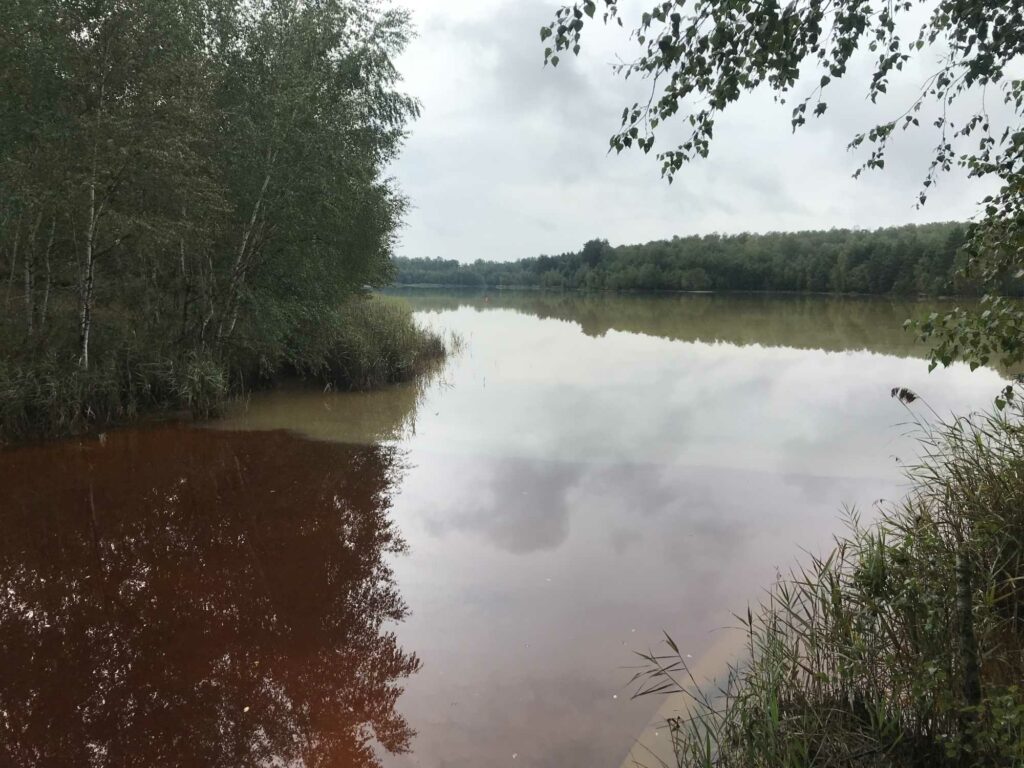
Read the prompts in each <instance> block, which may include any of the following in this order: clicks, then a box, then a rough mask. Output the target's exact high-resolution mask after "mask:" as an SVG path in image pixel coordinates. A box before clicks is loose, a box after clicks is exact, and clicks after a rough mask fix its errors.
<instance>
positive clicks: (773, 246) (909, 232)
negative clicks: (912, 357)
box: [395, 222, 976, 296]
mask: <svg viewBox="0 0 1024 768" xmlns="http://www.w3.org/2000/svg"><path fill="white" fill-rule="evenodd" d="M966 238H967V226H966V225H964V224H961V223H957V222H949V223H940V224H926V225H922V226H914V225H907V226H903V227H889V228H885V229H877V230H874V231H868V230H851V229H831V230H828V231H815V232H790V233H783V232H771V233H768V234H763V235H754V234H741V235H704V236H691V237H673V238H672V239H671V240H654V241H651V242H649V243H645V244H643V245H620V246H617V247H612V246H611V245H609V243H608V241H607V240H591V241H590V242H588V243H587V244H586V245H584V246H583V249H582V250H580V251H578V252H575V253H563V254H561V255H559V256H537V257H534V258H526V259H520V260H518V261H511V262H493V261H485V260H483V259H478V260H477V261H475V262H473V263H472V264H460V263H459V262H457V261H455V260H453V259H441V258H435V259H409V258H396V259H395V265H396V266H397V270H398V271H397V277H396V283H397V284H399V285H445V286H465V287H477V288H513V287H522V288H525V287H529V288H546V289H555V290H559V289H562V290H566V289H569V290H571V289H584V290H625V291H629V290H670V291H716V290H717V291H797V292H828V293H866V294H904V295H906V294H924V295H933V296H937V295H954V294H968V295H969V294H973V293H976V288H975V286H974V285H973V284H971V283H969V282H966V281H965V280H964V278H963V277H962V276H958V275H957V267H958V266H962V262H963V260H964V259H965V258H966V257H965V256H964V255H963V254H962V253H961V251H960V249H961V246H963V244H964V242H965V240H966Z"/></svg>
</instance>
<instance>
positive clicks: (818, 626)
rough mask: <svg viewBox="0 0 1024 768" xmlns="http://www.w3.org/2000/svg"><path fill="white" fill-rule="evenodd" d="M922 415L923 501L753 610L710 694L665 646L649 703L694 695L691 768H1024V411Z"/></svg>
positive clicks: (679, 732)
mask: <svg viewBox="0 0 1024 768" xmlns="http://www.w3.org/2000/svg"><path fill="white" fill-rule="evenodd" d="M1007 410H1008V412H1006V413H1003V412H995V413H993V414H988V415H973V416H970V417H965V418H957V419H954V420H952V421H946V422H935V426H934V427H931V426H928V425H927V424H926V423H924V422H921V421H918V422H916V429H917V430H918V433H919V434H918V437H919V440H920V446H921V452H920V461H918V462H917V463H916V464H915V465H914V466H912V467H910V468H909V470H908V476H909V478H910V480H911V481H912V491H911V492H910V493H909V495H908V496H907V497H906V498H905V499H904V500H903V501H901V502H899V503H896V504H891V505H888V506H886V507H885V508H883V509H882V510H881V511H880V518H879V519H878V520H877V521H875V522H874V523H872V524H871V525H864V524H863V523H862V521H861V520H860V519H859V518H858V516H857V515H856V513H854V512H849V513H848V532H847V533H846V534H845V535H843V536H840V537H838V538H837V539H836V543H835V548H834V549H833V550H832V552H831V553H830V554H829V555H828V556H826V557H823V558H818V557H810V558H809V559H808V561H807V562H806V563H805V564H803V565H801V566H798V567H795V568H794V569H793V570H792V571H791V572H789V573H788V574H787V575H786V576H785V577H782V578H779V579H778V581H777V582H776V583H775V584H774V585H773V586H772V587H771V589H770V590H769V592H768V595H767V597H766V599H765V600H764V601H763V603H762V604H761V605H760V606H759V607H758V608H757V609H756V610H752V609H748V611H747V613H746V614H745V615H744V616H741V617H739V621H740V623H741V626H742V629H743V631H744V632H745V634H746V639H747V648H746V654H745V658H743V659H742V660H740V661H738V662H737V663H735V664H734V665H733V666H731V667H730V669H729V671H728V673H727V675H725V677H724V679H723V680H720V681H719V682H718V684H717V685H714V686H710V687H708V686H702V685H698V684H697V682H696V680H695V679H694V678H693V676H692V675H691V674H690V671H689V669H688V667H687V665H686V661H685V659H684V658H683V657H682V656H681V655H680V654H679V652H678V649H677V648H676V646H675V644H674V643H673V642H672V640H671V638H669V639H668V651H667V652H666V653H664V654H653V653H651V654H643V666H642V668H641V671H640V672H638V674H637V675H636V677H635V683H636V686H637V695H645V694H651V693H670V692H679V693H683V694H684V695H685V696H686V697H687V698H688V705H689V706H688V707H687V708H686V712H685V714H681V715H680V716H679V717H677V718H673V719H672V720H670V721H669V723H668V728H669V732H670V734H671V738H672V746H673V751H674V754H675V759H676V763H677V765H678V766H680V767H682V766H688V767H689V766H705V767H707V768H711V767H712V766H715V767H719V768H726V767H732V766H743V767H744V768H751V767H753V766H765V767H766V768H767V766H772V768H778V767H785V766H794V767H795V766H865V767H867V766H872V767H873V766H954V765H956V766H1020V765H1024V688H1022V684H1024V409H1022V408H1021V407H1020V405H1019V404H1018V405H1016V406H1013V405H1011V406H1010V408H1009V409H1007Z"/></svg>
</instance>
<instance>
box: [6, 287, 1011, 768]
mask: <svg viewBox="0 0 1024 768" xmlns="http://www.w3.org/2000/svg"><path fill="white" fill-rule="evenodd" d="M405 296H406V298H407V299H408V300H409V301H410V302H411V303H412V304H413V305H414V307H415V308H416V309H417V310H418V312H419V317H420V319H421V321H422V322H423V323H425V324H427V325H430V326H432V327H434V328H437V329H439V330H442V331H444V332H446V333H448V332H455V333H458V334H459V335H460V336H461V337H462V339H463V340H464V345H463V349H462V351H461V352H460V353H459V354H458V355H456V356H454V357H453V358H452V359H450V360H449V362H448V363H447V365H446V366H445V368H444V369H443V370H442V371H440V372H439V373H438V374H437V375H435V376H434V377H432V378H429V379H427V380H424V381H421V382H419V383H417V384H411V385H407V386H400V387H394V388H391V389H388V390H385V391H381V392H375V393H367V394H348V393H324V392H319V391H309V390H303V389H300V388H295V387H291V388H286V389H283V390H279V391H275V392H270V393H263V394H258V395H254V396H253V397H252V398H250V400H249V401H248V403H247V404H246V405H245V407H239V408H238V409H236V412H234V413H232V414H231V415H229V416H228V417H227V418H225V419H223V420H221V421H219V422H217V423H214V424H212V425H205V426H203V427H202V428H197V427H191V426H186V425H172V426H157V427H152V428H145V429H135V430H124V431H120V432H112V433H109V434H106V435H104V436H100V437H94V438H89V439H82V440H73V441H66V442H63V443H59V444H51V445H46V446H36V447H27V448H21V449H17V450H11V451H7V452H4V453H0V526H2V531H3V534H2V538H0V670H2V672H0V764H2V765H13V766H28V765H33V766H51V765H52V766H70V765H75V766H79V765H82V766H85V765H97V766H101V765H102V766H108V765H109V766H129V765H132V766H134V765H138V766H157V765H168V766H171V765H174V766H178V765H180V766H196V767H197V768H198V767H199V766H204V767H205V766H231V767H233V766H255V765H268V766H270V765H274V766H299V765H308V766H338V767H341V768H347V767H348V766H369V765H376V764H381V765H383V766H387V767H388V768H402V767H403V766H414V765H422V766H446V767H448V768H470V767H473V768H477V767H478V766H502V765H506V766H550V767H551V768H556V767H557V768H571V767H574V766H580V767H583V766H586V767H587V768H593V767H594V766H613V767H614V768H617V767H618V766H620V765H631V764H632V762H631V761H632V760H638V761H641V762H643V761H644V760H645V759H646V758H648V757H649V754H650V753H649V752H648V751H647V750H651V751H653V752H654V753H658V752H659V751H662V750H664V747H665V745H664V733H663V732H662V731H660V730H659V722H661V719H662V718H664V717H665V716H666V715H667V714H670V712H671V709H672V707H673V706H674V704H675V703H676V702H673V701H672V700H664V699H653V698H642V699H638V700H632V699H631V697H630V694H631V692H632V689H631V688H630V687H629V685H628V681H629V679H630V676H631V674H632V669H631V668H632V667H634V666H635V665H636V663H637V658H636V656H635V651H638V650H639V651H646V650H648V649H654V650H658V649H659V648H663V647H664V646H663V645H661V643H662V640H663V634H662V633H663V632H667V633H669V634H670V635H671V636H672V637H673V638H674V639H675V640H676V642H677V644H678V645H679V647H680V649H681V651H682V652H683V653H684V654H685V655H686V656H688V657H690V658H691V661H690V663H691V664H692V665H693V667H694V668H695V669H696V670H697V671H698V673H699V674H706V675H714V674H717V673H718V672H719V671H720V670H721V668H722V666H723V664H724V663H725V662H726V661H727V660H728V659H729V658H730V657H731V656H732V654H733V653H735V652H736V648H735V638H736V633H735V632H730V631H729V630H727V629H723V628H724V627H727V626H729V625H732V624H734V623H735V622H734V621H733V620H732V618H731V615H732V613H733V612H745V610H746V606H747V604H748V603H749V602H751V601H756V600H757V599H758V597H759V595H760V594H762V590H763V588H764V587H765V586H766V585H768V584H769V583H770V582H771V580H772V579H773V578H775V575H776V573H777V572H778V571H779V570H785V569H786V568H788V567H789V566H790V565H791V564H792V563H794V562H795V561H796V560H797V559H798V558H799V557H800V556H801V554H800V553H801V550H802V549H806V550H810V551H814V552H821V551H822V550H824V549H825V548H826V547H827V546H828V542H829V540H830V537H831V536H832V535H833V534H835V533H836V532H838V531H840V530H841V529H842V526H843V523H842V519H841V509H842V506H843V505H844V504H845V505H852V506H856V507H857V508H858V509H860V510H861V511H862V513H863V515H864V516H865V517H870V516H871V514H872V508H873V507H872V505H873V504H874V502H875V501H876V500H879V499H895V498H898V497H899V496H900V495H901V494H902V493H903V489H904V487H905V484H904V481H903V480H902V476H901V469H900V466H901V462H903V461H908V460H911V459H913V457H914V450H915V449H914V443H913V441H912V440H911V439H910V438H909V437H908V436H907V433H908V431H909V430H910V427H909V426H908V422H909V421H910V419H911V418H912V417H913V415H914V414H920V415H924V414H926V413H927V412H928V409H929V408H930V409H933V410H934V411H935V412H936V413H938V414H941V415H946V414H949V413H950V412H958V413H962V412H965V411H968V410H971V409H976V408H983V407H986V406H987V405H988V404H989V403H991V401H992V398H993V396H994V395H995V394H996V393H997V391H998V390H999V389H1000V387H1001V386H1002V384H1003V377H1002V376H1001V375H1000V374H999V373H997V372H995V371H993V370H990V369H980V370H978V371H975V372H973V373H972V372H970V371H969V370H968V369H967V368H966V367H964V366H955V367H953V368H950V369H948V370H937V371H935V372H934V373H931V374H929V373H928V371H927V362H926V360H925V358H924V354H923V350H922V349H921V348H920V347H918V346H916V345H915V344H914V342H913V339H912V338H911V337H910V336H909V334H906V333H904V332H903V331H902V330H901V323H902V321H903V320H904V319H905V318H906V317H908V316H911V315H919V314H921V313H922V312H925V311H926V310H927V309H928V305H925V304H911V303H896V302H889V301H879V300H853V299H844V300H837V299H827V298H817V297H812V298H786V297H775V298H768V297H737V296H731V297H730V296H703V295H694V296H659V297H640V296H628V297H613V296H598V297H585V296H571V295H570V296H564V295H545V294H537V293H522V294H508V293H504V294H492V295H489V296H485V295H480V294H457V293H451V292H447V293H445V292H430V291H416V292H409V293H406V294H405ZM896 386H905V387H908V388H910V389H912V390H913V391H915V392H916V393H918V394H919V395H920V396H922V398H923V402H921V403H917V404H915V405H914V407H913V409H912V410H911V411H908V409H907V408H905V407H904V406H902V405H901V404H899V403H898V402H896V401H895V400H893V399H892V398H891V397H890V394H889V393H890V389H891V388H892V387H896ZM413 732H415V735H414V733H413ZM382 745H383V746H385V747H388V748H391V749H392V750H397V751H401V750H403V749H404V750H407V752H406V753H405V754H392V753H390V752H388V751H387V749H383V748H382ZM649 762H650V763H651V764H654V760H653V759H650V760H649Z"/></svg>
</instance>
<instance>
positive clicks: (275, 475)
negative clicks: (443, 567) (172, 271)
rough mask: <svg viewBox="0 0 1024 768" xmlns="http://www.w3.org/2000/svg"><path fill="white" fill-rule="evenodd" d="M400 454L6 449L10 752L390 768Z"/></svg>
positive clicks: (116, 444)
mask: <svg viewBox="0 0 1024 768" xmlns="http://www.w3.org/2000/svg"><path fill="white" fill-rule="evenodd" d="M396 459H397V457H396V455H395V453H394V451H393V450H392V449H389V448H386V447H381V446H371V447H353V446H344V445H336V444H328V443H315V442H308V441H304V440H301V439H299V438H296V437H292V436H290V435H288V434H285V433H282V432H262V433H235V432H213V431H204V430H194V429H187V428H180V427H162V428H159V429H153V430H144V431H136V432H121V433H114V434H111V435H110V436H108V437H107V438H106V439H105V440H104V441H103V442H102V443H101V442H98V441H92V442H86V443H81V444H79V443H65V444H58V445H51V446H43V447H35V448H27V449H21V450H17V451H11V452H7V453H5V454H3V456H2V461H0V526H2V534H0V764H2V765H5V766H7V765H11V766H19V767H20V766H147V768H149V767H150V766H154V767H155V766H203V767H204V768H205V767H206V766H230V767H231V768H234V767H235V766H259V765H275V766H286V765H287V766H331V767H332V768H334V767H340V768H348V767H349V766H359V767H360V768H362V767H363V766H376V765H378V764H379V763H378V760H377V757H376V755H375V750H376V747H375V742H378V743H379V744H380V746H382V747H383V748H385V749H387V750H389V751H405V750H407V749H408V747H409V744H410V740H411V737H412V735H413V733H412V731H411V730H410V728H409V726H408V724H407V723H406V722H405V720H404V719H403V718H402V717H401V716H400V715H398V714H397V713H396V712H395V704H396V701H397V699H398V697H399V695H400V694H401V692H402V688H401V687H400V683H401V681H402V680H403V679H404V678H405V677H407V676H408V675H410V674H411V673H413V672H414V671H416V670H417V669H418V667H419V660H418V659H417V658H416V656H415V654H411V653H406V652H405V651H404V650H403V649H402V648H400V647H399V646H398V644H397V642H396V640H395V636H394V634H393V633H392V632H391V631H389V628H388V627H389V623H391V622H397V621H400V620H401V619H402V618H403V617H404V616H405V615H406V606H405V604H404V602H403V600H402V598H401V596H400V595H399V594H398V591H397V589H396V587H395V584H394V580H393V576H392V572H391V569H390V568H389V566H388V564H387V558H388V556H389V555H391V554H394V553H399V552H402V551H403V550H404V548H405V544H404V542H403V541H402V539H401V537H400V535H399V534H398V532H397V531H396V530H395V528H394V526H393V525H392V522H391V520H390V519H389V511H390V491H391V488H392V486H393V483H394V480H395V478H396V475H397V473H398V472H399V471H400V470H399V468H398V462H397V460H396Z"/></svg>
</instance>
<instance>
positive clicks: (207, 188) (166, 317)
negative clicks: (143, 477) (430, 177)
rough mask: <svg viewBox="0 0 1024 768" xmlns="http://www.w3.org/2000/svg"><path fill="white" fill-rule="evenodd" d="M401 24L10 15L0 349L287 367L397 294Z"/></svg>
mask: <svg viewBox="0 0 1024 768" xmlns="http://www.w3.org/2000/svg"><path fill="white" fill-rule="evenodd" d="M408 34H409V27H408V18H407V14H406V13H405V12H404V11H396V10H394V9H391V8H389V7H387V6H385V5H383V4H381V3H378V2H373V1H371V2H365V1H363V0H313V1H312V2H310V1H309V0H94V1H92V2H79V1H78V0H4V2H3V3H0V270H2V272H0V274H2V277H3V280H4V283H6V284H5V285H2V287H0V291H2V297H0V298H2V302H0V306H2V307H3V312H2V313H0V319H2V320H3V323H2V325H3V330H4V331H5V333H4V334H3V335H4V336H6V337H7V338H8V340H10V339H11V338H12V337H13V338H14V343H13V345H12V344H8V354H10V347H11V346H14V347H18V348H20V349H21V350H22V351H24V350H26V349H27V350H29V351H30V353H31V352H37V353H46V354H48V355H56V356H58V357H62V358H64V359H69V360H71V365H74V364H75V363H77V364H78V365H79V366H80V367H81V368H82V369H83V370H87V369H89V368H90V364H91V361H92V360H93V358H95V357H96V354H95V352H96V351H97V350H94V347H96V345H100V349H99V350H98V351H102V349H105V348H109V347H110V346H111V345H114V344H115V343H117V344H121V343H128V341H130V340H132V339H145V340H146V341H145V343H143V344H142V345H141V346H143V347H145V348H146V351H147V353H148V352H151V351H152V349H153V347H154V346H156V347H159V348H160V349H161V350H163V351H164V352H166V353H167V354H168V355H169V356H171V357H174V356H180V355H181V354H182V353H184V352H193V353H194V352H195V351H196V350H202V351H203V352H204V353H210V354H214V355H223V354H226V353H227V352H229V351H237V350H240V349H242V350H245V351H246V352H247V353H249V357H250V358H251V359H252V360H255V361H258V362H259V364H260V365H261V366H267V365H269V366H271V367H273V366H274V365H275V364H276V362H277V361H278V360H280V359H281V358H286V357H287V356H288V355H289V347H290V345H291V344H292V343H293V341H294V340H295V339H296V338H298V337H300V336H301V334H302V330H303V328H305V327H308V326H310V325H312V324H319V323H322V322H323V321H324V319H325V317H326V316H327V315H329V313H330V312H331V311H332V310H333V308H335V307H336V306H337V305H338V304H339V302H340V301H341V300H342V299H343V298H344V297H346V296H348V295H351V294H352V293H353V292H354V291H356V290H358V289H360V288H362V286H364V285H366V284H371V285H380V284H385V283H387V282H388V281H389V280H390V277H391V262H390V251H391V244H392V237H393V233H394V230H395V227H396V226H397V223H398V220H399V218H400V216H401V213H402V211H403V207H404V200H403V198H402V197H401V196H400V195H399V194H398V193H397V191H396V190H395V189H394V188H393V186H392V185H391V183H390V182H389V181H388V180H386V179H385V177H384V176H383V175H382V169H384V168H385V167H386V166H387V165H388V163H389V162H390V161H391V160H392V159H393V158H394V156H395V154H396V152H397V150H398V148H399V146H400V144H401V141H402V138H403V135H404V128H405V125H406V124H407V122H408V121H409V120H410V119H411V118H413V117H414V116H415V115H416V113H417V109H418V107H417V104H416V102H415V101H414V100H412V99H411V98H409V97H407V96H406V95H404V94H402V93H401V92H399V91H398V90H396V86H397V82H398V79H399V77H398V74H397V72H396V70H395V67H394V65H393V57H394V56H395V54H396V53H397V52H398V51H400V50H401V49H402V48H403V46H404V45H405V43H406V40H407V38H408Z"/></svg>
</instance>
